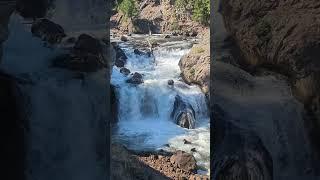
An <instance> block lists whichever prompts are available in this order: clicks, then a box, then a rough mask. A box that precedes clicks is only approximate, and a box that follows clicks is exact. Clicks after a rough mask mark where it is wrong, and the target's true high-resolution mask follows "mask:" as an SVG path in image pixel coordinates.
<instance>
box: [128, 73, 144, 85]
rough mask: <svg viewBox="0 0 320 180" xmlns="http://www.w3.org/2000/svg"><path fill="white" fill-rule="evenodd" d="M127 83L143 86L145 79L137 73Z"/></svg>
mask: <svg viewBox="0 0 320 180" xmlns="http://www.w3.org/2000/svg"><path fill="white" fill-rule="evenodd" d="M126 82H127V83H131V84H141V83H143V77H142V75H141V74H140V73H137V72H135V73H134V74H133V75H132V77H131V78H130V79H128V80H127V81H126Z"/></svg>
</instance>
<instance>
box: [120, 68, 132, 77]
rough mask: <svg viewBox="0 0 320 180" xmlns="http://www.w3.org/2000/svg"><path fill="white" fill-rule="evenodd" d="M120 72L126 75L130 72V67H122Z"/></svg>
mask: <svg viewBox="0 0 320 180" xmlns="http://www.w3.org/2000/svg"><path fill="white" fill-rule="evenodd" d="M120 73H122V74H124V75H125V76H128V75H129V74H130V70H129V69H128V68H125V67H123V68H121V69H120Z"/></svg>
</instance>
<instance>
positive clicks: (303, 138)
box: [210, 0, 320, 179]
mask: <svg viewBox="0 0 320 180" xmlns="http://www.w3.org/2000/svg"><path fill="white" fill-rule="evenodd" d="M218 3H219V1H218V2H217V4H216V5H218ZM218 7H219V8H220V10H221V13H222V15H223V18H222V16H220V14H219V13H218V11H217V9H218ZM215 8H216V9H215V11H216V13H215V14H216V16H215V19H214V23H216V24H215V25H214V28H215V29H214V34H213V37H212V44H213V48H212V55H213V57H214V62H213V63H212V68H211V69H212V71H213V72H212V73H211V74H212V80H213V82H211V86H210V87H211V88H210V91H211V95H212V99H213V100H214V101H213V103H212V107H211V109H213V110H214V111H213V112H212V115H211V117H212V118H213V120H214V124H213V126H214V127H215V131H214V134H213V138H214V140H213V143H214V147H215V150H214V151H213V153H214V156H213V171H214V172H213V177H214V178H215V179H234V178H236V179H249V177H250V178H251V179H287V178H290V179H318V176H319V174H318V172H319V171H318V165H319V161H318V159H317V150H316V148H315V147H316V146H317V142H316V141H313V140H314V139H317V137H318V135H317V133H316V132H314V129H317V128H318V125H317V124H318V120H317V119H319V114H317V113H318V107H317V104H319V103H318V100H317V97H318V96H319V94H318V92H317V91H316V89H318V88H319V62H318V57H319V55H318V54H317V52H318V51H319V43H318V42H319V31H318V29H319V17H318V15H319V10H320V9H319V2H316V1H268V2H267V1H265V2H261V1H256V0H251V1H246V2H243V1H241V2H240V1H229V0H225V1H221V3H220V5H219V6H216V7H215ZM224 24H225V25H226V26H225V27H224ZM229 35H230V36H229ZM311 107H312V108H311ZM310 127H313V128H310ZM256 167H259V168H256Z"/></svg>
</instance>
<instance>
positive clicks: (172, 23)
mask: <svg viewBox="0 0 320 180" xmlns="http://www.w3.org/2000/svg"><path fill="white" fill-rule="evenodd" d="M138 11H139V14H138V16H137V17H135V18H132V19H127V18H125V17H124V16H123V14H122V13H121V12H117V13H116V14H114V15H113V16H112V17H111V25H112V26H111V28H112V30H113V31H114V32H116V31H120V33H141V34H148V33H149V31H151V32H152V33H173V32H174V33H177V34H181V35H182V34H189V35H192V34H194V35H197V34H198V33H201V32H202V31H203V30H205V29H206V27H205V26H203V25H201V24H200V23H197V22H195V21H193V20H192V18H191V14H190V13H184V14H182V15H178V14H177V12H176V9H175V7H174V2H173V1H171V0H163V1H159V0H143V1H139V3H138Z"/></svg>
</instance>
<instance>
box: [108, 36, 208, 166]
mask: <svg viewBox="0 0 320 180" xmlns="http://www.w3.org/2000/svg"><path fill="white" fill-rule="evenodd" d="M133 36H135V35H133ZM155 38H156V36H155ZM190 45H191V46H192V43H191V42H188V41H172V42H166V43H162V44H161V46H160V47H158V48H157V49H155V50H154V57H148V56H147V55H137V54H135V53H134V45H133V43H131V42H129V43H120V47H121V48H122V49H123V50H124V52H125V54H126V56H127V57H128V60H127V63H126V65H125V67H126V68H128V69H129V70H130V71H131V73H134V72H138V73H140V74H142V75H143V81H144V83H143V84H139V85H133V84H130V83H127V82H126V80H127V79H128V78H130V77H129V76H128V77H126V76H125V75H123V74H121V73H120V71H119V68H117V67H114V68H113V72H112V77H111V83H112V84H113V85H114V86H115V87H116V96H117V98H118V102H119V115H118V119H119V122H118V126H117V127H116V132H114V134H113V140H114V141H119V142H121V143H123V144H125V145H126V146H127V147H128V148H129V149H132V150H136V151H152V150H157V149H165V145H166V144H169V145H170V149H168V150H172V151H174V150H178V149H179V150H184V151H187V152H190V149H191V148H192V147H195V148H197V150H198V152H197V153H195V154H194V156H195V157H196V159H197V161H198V165H200V166H204V167H205V168H206V169H207V170H208V169H209V152H210V150H209V149H210V148H209V139H210V137H209V118H208V110H207V105H206V99H205V95H204V94H203V93H202V92H201V90H200V88H199V87H197V86H195V85H187V84H185V83H184V82H183V81H182V80H181V78H180V68H179V66H178V63H179V60H180V58H181V57H182V56H183V55H185V54H186V53H188V52H189V50H190ZM168 80H173V81H174V85H173V86H170V85H168ZM177 95H178V96H179V97H181V99H182V100H183V101H184V102H186V103H188V104H190V105H191V106H192V108H193V110H194V112H195V119H196V128H195V129H185V128H182V127H180V126H178V125H177V124H176V122H175V121H174V119H173V118H171V112H172V111H173V108H174V102H175V99H176V96H177ZM183 139H188V140H191V141H193V144H194V145H195V146H193V145H187V144H184V143H183Z"/></svg>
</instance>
